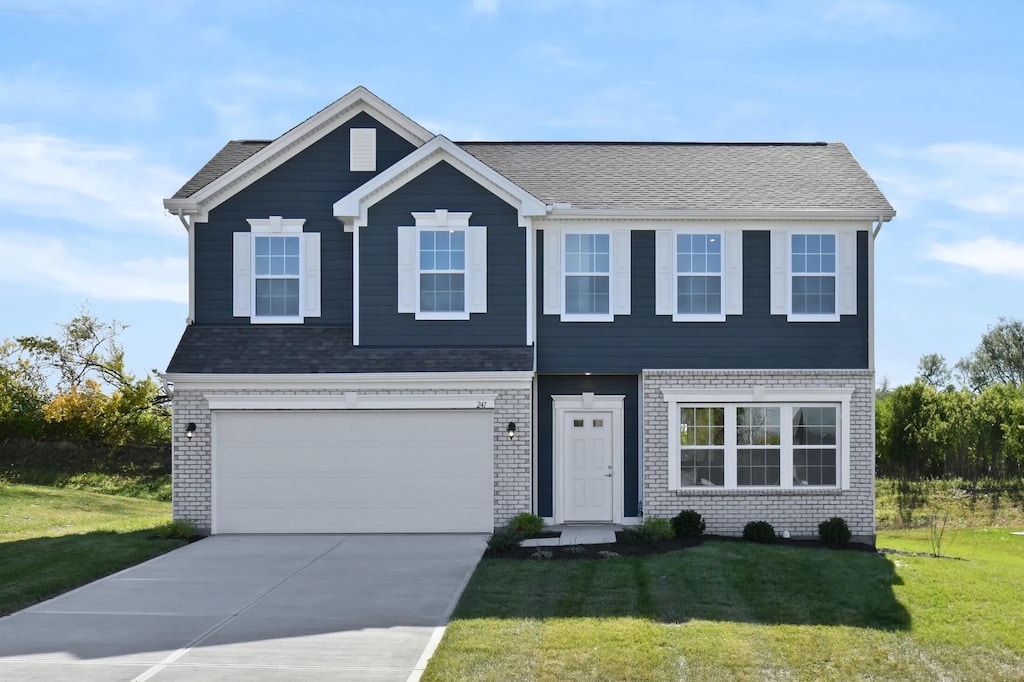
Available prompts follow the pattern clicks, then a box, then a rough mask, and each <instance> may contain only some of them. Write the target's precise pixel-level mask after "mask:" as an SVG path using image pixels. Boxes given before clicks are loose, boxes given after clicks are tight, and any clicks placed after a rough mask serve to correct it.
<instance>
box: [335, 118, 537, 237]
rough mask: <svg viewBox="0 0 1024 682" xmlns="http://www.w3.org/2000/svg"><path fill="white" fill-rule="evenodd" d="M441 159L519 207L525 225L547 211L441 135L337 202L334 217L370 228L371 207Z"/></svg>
mask: <svg viewBox="0 0 1024 682" xmlns="http://www.w3.org/2000/svg"><path fill="white" fill-rule="evenodd" d="M441 161H447V162H448V163H450V164H451V165H452V166H454V167H455V168H456V169H458V170H459V171H461V172H462V173H464V174H465V175H467V176H469V177H470V178H471V179H472V180H474V181H475V182H477V183H479V184H480V185H482V186H483V187H484V188H486V189H487V190H489V191H491V192H493V193H494V194H496V195H497V196H498V197H500V198H501V199H502V200H504V201H506V202H507V203H509V204H511V205H512V206H515V207H516V209H517V210H518V212H519V224H520V226H521V227H526V226H527V225H528V221H529V218H531V217H533V216H542V215H546V214H547V206H546V205H545V204H544V202H543V201H541V200H540V199H538V198H537V197H535V196H533V195H532V194H530V193H529V192H527V191H526V190H524V189H523V188H522V187H520V186H519V185H517V184H515V183H514V182H512V181H511V180H509V179H508V178H506V177H505V176H503V175H501V174H500V173H498V172H497V171H495V170H494V169H493V168H491V167H490V166H488V165H487V164H485V163H484V162H482V161H480V159H478V158H476V157H475V156H473V155H472V154H470V153H469V152H467V151H466V150H464V149H463V148H462V147H460V146H458V145H457V144H455V143H454V142H452V141H451V140H449V139H448V138H447V137H445V136H444V135H438V136H437V137H435V138H434V139H432V140H431V141H430V142H428V143H426V144H425V145H423V146H422V147H420V148H419V149H417V150H416V151H414V152H413V153H411V154H409V155H408V156H406V157H405V158H403V159H402V160H401V161H399V162H398V163H396V164H394V165H393V166H391V167H390V168H388V169H387V170H385V171H383V172H382V173H380V174H378V175H377V176H375V177H374V178H373V179H372V180H370V181H369V182H367V183H366V184H364V185H362V186H360V187H359V188H357V189H356V190H354V191H352V192H351V193H350V194H348V195H346V196H344V197H342V198H341V199H339V200H338V201H336V202H334V217H335V218H337V219H338V220H340V221H342V222H343V223H345V231H346V232H351V231H352V230H354V229H356V228H358V227H366V223H367V219H368V216H367V214H368V212H369V209H370V207H371V206H373V205H374V204H376V203H377V202H378V201H380V200H381V199H383V198H384V197H386V196H388V195H389V194H391V193H392V192H394V191H395V190H397V189H399V188H400V187H402V186H404V185H405V184H406V183H408V182H410V181H411V180H413V179H415V178H417V177H419V175H421V174H422V173H424V172H425V171H427V170H429V169H430V168H433V167H434V166H435V165H437V164H438V163H440V162H441Z"/></svg>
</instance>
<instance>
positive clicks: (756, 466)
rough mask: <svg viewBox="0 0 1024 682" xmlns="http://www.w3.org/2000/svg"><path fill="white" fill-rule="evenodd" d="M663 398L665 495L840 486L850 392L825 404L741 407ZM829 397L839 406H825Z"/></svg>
mask: <svg viewBox="0 0 1024 682" xmlns="http://www.w3.org/2000/svg"><path fill="white" fill-rule="evenodd" d="M665 394H666V400H667V401H668V403H669V417H670V419H669V422H670V452H669V463H670V466H669V487H670V488H673V489H677V490H685V489H687V488H694V489H696V488H722V489H737V490H744V489H785V488H797V489H800V488H808V489H809V488H838V487H841V486H845V485H847V483H844V479H843V460H844V458H845V457H846V455H844V452H847V451H848V445H847V444H845V443H844V442H843V439H844V436H843V434H844V433H846V432H845V431H844V429H843V424H844V421H848V419H849V400H850V395H851V394H850V392H844V391H832V392H830V393H829V394H828V395H827V396H825V397H827V398H829V399H830V400H829V401H828V402H817V401H815V402H812V401H805V402H781V401H779V402H744V403H729V402H722V403H715V402H699V403H695V402H686V399H687V395H686V392H685V391H669V390H666V391H665ZM670 394H672V395H670ZM786 397H787V398H789V397H791V396H790V395H787V396H786ZM836 398H838V400H839V402H832V399H836ZM845 437H848V436H845Z"/></svg>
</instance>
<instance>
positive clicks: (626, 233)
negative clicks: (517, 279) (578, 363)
mask: <svg viewBox="0 0 1024 682" xmlns="http://www.w3.org/2000/svg"><path fill="white" fill-rule="evenodd" d="M588 227H589V226H581V227H580V229H573V228H567V229H562V228H559V227H554V226H552V227H545V228H544V314H545V315H559V316H560V318H561V320H562V321H563V322H611V321H612V320H614V319H615V316H616V315H629V312H630V306H631V301H630V291H631V283H630V261H631V257H632V256H631V236H630V230H629V228H625V227H622V228H615V229H611V230H596V229H593V230H592V229H588Z"/></svg>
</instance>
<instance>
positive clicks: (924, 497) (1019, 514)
mask: <svg viewBox="0 0 1024 682" xmlns="http://www.w3.org/2000/svg"><path fill="white" fill-rule="evenodd" d="M947 512H949V513H950V516H951V518H952V519H953V520H954V521H955V522H956V525H959V526H974V527H982V526H1024V481H1021V480H1016V481H1013V480H1010V481H991V480H989V481H982V482H979V483H978V484H977V485H974V484H972V483H971V482H969V481H963V480H960V479H941V480H935V479H933V480H925V481H911V482H907V483H905V484H904V485H903V486H902V487H901V486H900V484H899V482H898V481H897V480H896V479H891V478H879V479H878V480H877V481H875V519H876V521H877V523H878V527H879V528H880V529H884V530H893V529H900V528H922V527H926V526H929V525H930V524H931V520H932V518H933V517H942V516H945V514H946V513H947Z"/></svg>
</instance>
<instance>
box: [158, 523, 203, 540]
mask: <svg viewBox="0 0 1024 682" xmlns="http://www.w3.org/2000/svg"><path fill="white" fill-rule="evenodd" d="M156 534H157V535H159V536H160V537H162V538H164V539H165V540H188V539H189V538H191V537H192V536H193V535H195V534H196V524H194V523H192V522H191V521H183V520H181V519H179V520H177V521H171V522H170V523H165V524H164V525H162V526H160V527H159V528H158V529H157V531H156Z"/></svg>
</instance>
